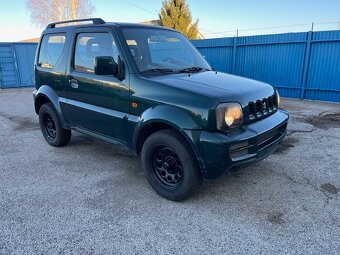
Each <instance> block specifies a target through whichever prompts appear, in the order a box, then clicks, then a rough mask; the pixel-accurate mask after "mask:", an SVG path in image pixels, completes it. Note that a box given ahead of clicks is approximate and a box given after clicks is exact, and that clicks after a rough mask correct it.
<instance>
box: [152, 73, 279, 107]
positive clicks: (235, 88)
mask: <svg viewBox="0 0 340 255" xmlns="http://www.w3.org/2000/svg"><path fill="white" fill-rule="evenodd" d="M154 78H155V77H154ZM155 79H156V80H157V81H158V82H160V83H163V84H165V85H168V86H172V87H177V88H180V89H184V90H187V91H192V92H194V93H198V94H203V95H206V96H209V97H213V98H216V99H218V101H219V102H228V101H235V102H239V103H241V104H243V105H246V104H248V102H250V101H256V100H258V99H261V100H262V99H263V98H267V97H269V96H271V95H273V94H274V92H275V91H274V88H273V87H272V86H271V85H269V84H267V83H264V82H259V81H255V80H252V79H248V78H243V77H240V76H235V75H230V74H226V73H220V72H213V71H206V72H199V73H194V74H172V75H165V76H158V77H157V78H155Z"/></svg>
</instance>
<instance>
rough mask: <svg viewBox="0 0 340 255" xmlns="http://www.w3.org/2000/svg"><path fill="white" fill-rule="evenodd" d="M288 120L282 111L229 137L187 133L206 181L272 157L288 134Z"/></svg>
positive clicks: (286, 113) (198, 132)
mask: <svg viewBox="0 0 340 255" xmlns="http://www.w3.org/2000/svg"><path fill="white" fill-rule="evenodd" d="M288 119H289V114H288V112H286V111H284V110H281V109H280V110H278V111H277V112H276V113H275V114H273V115H271V116H269V117H267V118H265V119H263V120H260V121H257V122H255V123H252V124H249V125H247V126H243V127H242V129H241V130H238V131H236V132H235V133H231V134H228V135H226V134H221V133H218V132H207V131H198V130H196V131H194V130H187V131H186V133H187V135H188V136H189V137H190V138H191V140H192V143H193V144H194V146H195V149H196V152H197V154H198V159H199V161H200V163H201V168H202V173H203V178H206V179H211V178H215V177H218V176H220V175H222V174H224V173H225V172H227V171H229V170H231V169H233V168H238V167H244V166H248V165H251V164H253V163H256V162H257V161H260V160H262V159H264V158H265V157H267V156H269V155H270V154H272V153H273V152H274V151H275V150H276V149H277V147H278V145H279V144H280V143H281V142H282V140H283V139H284V137H285V135H286V132H287V124H288Z"/></svg>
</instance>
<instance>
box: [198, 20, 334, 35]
mask: <svg viewBox="0 0 340 255" xmlns="http://www.w3.org/2000/svg"><path fill="white" fill-rule="evenodd" d="M337 23H338V22H334V21H333V22H319V23H304V24H294V25H285V26H276V27H260V28H250V29H234V30H226V31H209V30H206V29H202V30H203V31H206V32H205V34H225V33H233V32H235V31H239V32H248V31H255V30H267V29H276V28H288V27H301V26H311V25H312V24H314V26H315V25H326V24H337Z"/></svg>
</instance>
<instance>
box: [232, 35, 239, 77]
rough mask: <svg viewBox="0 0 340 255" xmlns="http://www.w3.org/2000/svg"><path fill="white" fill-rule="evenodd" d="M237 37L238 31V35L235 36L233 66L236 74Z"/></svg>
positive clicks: (233, 71) (233, 72)
mask: <svg viewBox="0 0 340 255" xmlns="http://www.w3.org/2000/svg"><path fill="white" fill-rule="evenodd" d="M237 39H238V31H237V34H236V37H234V45H233V62H232V66H231V73H232V74H235V72H236V47H237Z"/></svg>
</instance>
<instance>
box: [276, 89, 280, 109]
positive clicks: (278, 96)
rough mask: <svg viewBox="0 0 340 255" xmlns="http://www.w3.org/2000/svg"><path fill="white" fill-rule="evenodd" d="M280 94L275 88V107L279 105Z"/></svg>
mask: <svg viewBox="0 0 340 255" xmlns="http://www.w3.org/2000/svg"><path fill="white" fill-rule="evenodd" d="M280 100H281V99H280V94H279V91H278V90H276V103H277V108H279V107H280Z"/></svg>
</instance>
